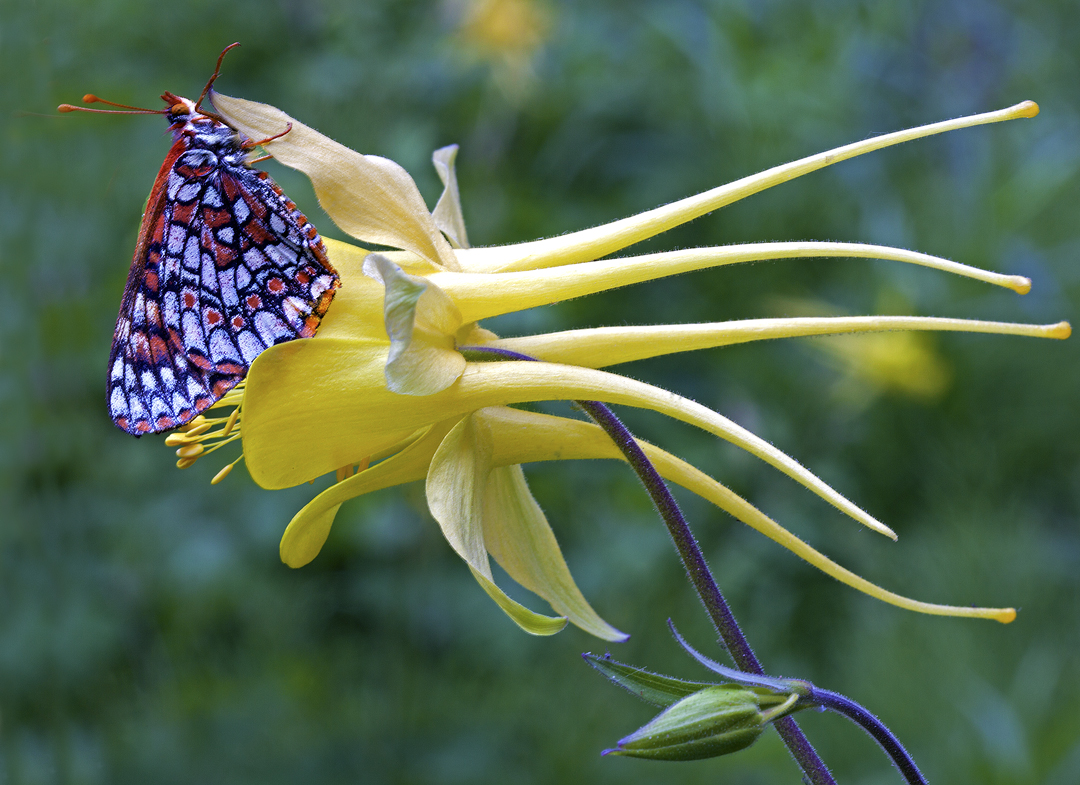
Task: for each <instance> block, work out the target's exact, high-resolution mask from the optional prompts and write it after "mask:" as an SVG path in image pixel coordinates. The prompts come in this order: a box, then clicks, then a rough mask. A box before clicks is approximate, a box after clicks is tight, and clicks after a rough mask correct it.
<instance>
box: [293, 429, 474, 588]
mask: <svg viewBox="0 0 1080 785" xmlns="http://www.w3.org/2000/svg"><path fill="white" fill-rule="evenodd" d="M452 425H453V420H451V421H449V422H446V423H440V424H437V425H435V426H433V427H432V428H430V429H429V430H428V432H427V433H425V434H424V435H423V436H422V437H421V438H419V439H417V440H416V441H414V442H413V443H412V444H409V445H408V446H407V447H405V448H404V449H403V450H401V451H400V452H398V453H396V454H395V455H391V456H390V457H389V458H387V459H386V460H384V461H382V462H381V463H377V464H375V465H374V466H371V467H369V468H367V469H365V470H364V471H362V472H359V473H358V474H354V475H353V476H352V477H349V478H348V479H346V480H342V481H341V482H338V483H335V484H334V485H331V486H330V487H329V488H327V489H326V490H325V491H323V492H322V493H320V494H319V495H318V496H316V497H315V498H314V499H312V500H311V501H310V502H308V503H307V504H306V505H304V507H303V508H302V509H301V510H300V512H298V513H297V514H296V515H295V516H293V519H292V520H291V521H290V522H289V525H288V527H287V528H286V529H285V533H284V535H282V537H281V545H280V553H281V560H282V561H283V562H285V564H287V565H289V566H290V567H303V566H304V565H305V564H307V563H308V562H310V561H311V560H312V559H314V558H315V557H316V556H318V555H319V551H321V550H322V547H323V545H324V544H325V542H326V538H327V537H328V536H329V535H330V527H331V525H332V524H333V523H334V517H335V516H336V515H337V511H338V508H339V507H341V505H342V503H343V502H346V501H348V500H349V499H353V498H355V497H357V496H363V495H364V494H365V493H371V492H372V491H378V490H381V489H382V488H389V487H391V486H394V485H401V484H403V483H407V482H413V481H415V480H421V479H423V478H424V476H425V475H426V474H427V469H428V464H430V463H431V456H432V455H434V453H435V449H436V448H437V447H438V446H439V443H440V442H441V441H442V439H443V437H444V436H445V435H446V433H447V431H449V430H450V427H451V426H452Z"/></svg>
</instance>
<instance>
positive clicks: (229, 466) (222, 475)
mask: <svg viewBox="0 0 1080 785" xmlns="http://www.w3.org/2000/svg"><path fill="white" fill-rule="evenodd" d="M241 457H242V456H241ZM238 460H240V458H237V459H236V461H238ZM236 461H233V462H232V463H229V464H226V465H225V466H223V467H221V471H219V472H218V473H217V474H215V475H214V479H212V480H211V481H210V484H211V485H217V484H218V483H219V482H221V481H222V480H224V479H225V478H226V477H228V476H229V472H231V471H232V470H233V467H234V466H236Z"/></svg>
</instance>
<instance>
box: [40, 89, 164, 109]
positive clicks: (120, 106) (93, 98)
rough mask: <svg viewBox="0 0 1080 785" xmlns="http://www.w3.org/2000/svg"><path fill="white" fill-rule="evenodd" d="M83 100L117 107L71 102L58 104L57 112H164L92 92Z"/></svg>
mask: <svg viewBox="0 0 1080 785" xmlns="http://www.w3.org/2000/svg"><path fill="white" fill-rule="evenodd" d="M83 102H84V103H87V104H107V105H108V106H115V107H118V108H117V109H90V108H88V107H85V106H72V105H71V104H60V106H58V107H56V110H57V111H58V112H99V113H101V114H165V112H166V111H168V110H166V109H143V108H142V107H139V106H128V105H127V104H118V103H116V102H115V101H106V100H105V99H104V98H98V97H97V96H96V95H94V94H93V93H87V94H86V95H84V96H83Z"/></svg>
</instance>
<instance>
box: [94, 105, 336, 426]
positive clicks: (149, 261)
mask: <svg viewBox="0 0 1080 785" xmlns="http://www.w3.org/2000/svg"><path fill="white" fill-rule="evenodd" d="M162 98H163V99H165V101H166V103H168V104H169V109H168V111H167V112H166V113H165V115H166V118H167V119H168V121H169V124H170V126H169V129H170V131H171V132H172V136H173V139H174V141H173V146H172V148H171V149H170V151H169V154H168V155H167V156H166V158H165V162H164V164H163V165H162V167H161V171H160V172H159V173H158V176H157V180H156V181H155V183H154V187H153V190H152V191H151V193H150V198H149V199H148V201H147V205H146V212H145V213H144V215H143V220H142V226H141V228H140V230H139V241H138V244H137V245H136V248H135V257H134V259H133V261H132V265H131V271H130V273H129V275H128V280H127V285H126V287H125V289H124V296H123V299H122V301H121V305H120V314H119V316H118V317H117V321H116V330H115V333H114V336H113V346H112V352H111V354H110V357H109V383H108V405H109V413H110V415H111V416H112V419H113V421H114V422H115V423H116V425H117V426H118V427H119V428H121V429H123V430H125V431H127V432H128V433H131V434H134V435H136V436H139V435H142V434H145V433H160V432H162V431H167V430H170V429H173V428H177V427H179V426H181V425H183V424H185V423H187V422H189V421H191V420H192V419H193V418H194V417H195V416H197V415H198V414H199V413H200V412H203V411H205V410H206V409H207V408H209V407H210V406H211V405H213V403H214V402H216V401H218V400H220V399H221V397H222V396H224V395H225V393H227V392H228V391H229V390H231V389H232V388H233V387H235V386H236V385H237V384H238V383H239V382H240V381H241V380H242V379H243V378H244V376H245V375H246V373H247V369H248V367H249V366H250V365H251V363H252V361H253V360H254V359H255V357H257V356H258V355H259V353H260V352H262V351H263V350H264V349H266V348H268V347H270V346H273V345H275V344H278V343H282V342H284V341H289V340H293V339H295V338H310V337H312V336H313V335H314V334H315V332H316V330H317V329H318V326H319V323H320V321H321V319H322V317H323V315H324V314H325V313H326V310H327V308H328V307H329V305H330V301H331V300H332V298H333V295H334V291H335V290H336V289H337V288H338V286H339V285H340V281H339V279H338V276H337V273H336V272H335V271H334V268H333V267H332V266H331V264H330V262H329V260H328V259H327V256H326V249H325V247H324V246H323V243H322V240H321V238H320V237H319V235H318V232H316V230H315V227H314V226H312V225H311V224H310V223H309V222H308V220H307V219H306V218H305V217H304V215H303V214H302V213H301V212H300V211H299V210H297V208H296V205H295V204H293V202H292V201H290V200H289V199H288V197H286V196H285V195H284V194H283V193H282V191H281V189H280V188H279V187H278V186H277V185H276V184H275V183H274V181H273V180H271V179H270V177H269V176H268V175H267V174H266V173H265V172H262V171H259V170H256V169H252V168H251V167H250V166H249V165H248V161H247V159H248V152H249V151H250V150H251V148H252V147H254V146H255V144H254V143H252V142H251V141H250V140H248V139H247V138H246V137H244V136H243V135H242V134H240V133H239V132H238V131H236V130H235V129H233V128H231V127H230V126H229V125H227V124H225V123H224V122H222V120H221V119H220V118H218V117H217V116H215V115H212V114H209V113H204V112H202V111H200V110H199V109H198V107H197V105H196V104H195V103H193V102H192V101H189V100H188V99H185V98H180V97H178V96H175V95H172V94H171V93H165V95H163V96H162Z"/></svg>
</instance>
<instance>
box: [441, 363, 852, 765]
mask: <svg viewBox="0 0 1080 785" xmlns="http://www.w3.org/2000/svg"><path fill="white" fill-rule="evenodd" d="M459 351H461V352H462V353H463V354H465V355H466V357H468V354H469V353H473V352H476V353H484V354H486V355H489V356H494V357H498V358H501V359H504V360H533V361H535V360H536V358H535V357H529V356H528V355H525V354H519V353H518V352H512V351H509V350H506V349H495V348H489V347H482V346H468V347H462V348H460V349H459ZM575 403H576V404H577V405H578V406H580V407H581V409H582V411H584V412H585V413H586V414H587V415H588V416H589V417H590V418H591V419H592V420H593V422H595V423H596V424H597V425H599V426H600V427H601V428H603V429H604V431H605V432H606V433H607V434H608V436H610V437H611V440H612V441H613V442H615V445H616V446H617V447H618V448H619V450H620V451H622V454H623V456H624V457H625V458H626V460H627V462H628V463H629V464H630V466H631V468H632V469H633V470H634V472H635V473H636V474H637V476H638V477H639V478H640V479H641V482H642V484H643V485H644V486H645V490H647V491H648V492H649V495H650V496H651V497H652V500H653V504H655V505H656V509H657V512H659V513H660V517H661V518H663V520H664V523H665V524H666V525H667V528H668V533H669V534H670V535H671V539H672V541H673V542H674V543H675V548H676V550H678V552H679V557H680V558H681V559H682V563H683V566H684V567H685V568H686V574H687V575H688V576H689V578H690V582H691V583H692V584H693V585H694V588H695V589H696V590H697V593H698V597H700V598H701V602H702V604H703V605H704V606H705V610H706V611H707V612H708V614H709V618H711V619H712V622H713V626H715V627H716V631H717V633H719V635H720V640H721V641H722V642H723V644H724V646H725V647H726V648H727V650H728V653H730V654H731V658H732V659H733V660H734V661H735V664H736V665H737V666H738V668H739V670H741V671H745V672H747V673H753V674H756V675H758V676H763V675H765V671H764V670H763V669H762V667H761V663H760V662H759V661H758V658H757V657H756V656H755V655H754V651H753V649H751V648H750V643H749V642H748V641H747V640H746V636H745V635H744V634H743V631H742V629H741V628H740V627H739V624H738V622H737V621H735V616H734V614H732V612H731V608H730V607H728V604H727V600H725V599H724V595H723V594H722V593H721V592H720V587H719V586H717V585H716V580H715V579H714V578H713V575H712V572H710V571H709V565H708V563H707V562H706V561H705V554H703V553H702V552H701V547H700V546H699V545H698V543H697V540H696V539H694V534H693V532H691V531H690V525H689V524H688V523H687V522H686V518H685V517H683V514H682V510H680V509H679V505H678V503H677V502H676V501H675V497H673V496H672V495H671V491H670V490H669V489H668V487H667V483H665V482H664V479H663V478H662V477H661V476H660V473H659V472H658V471H656V467H654V466H653V465H652V462H651V461H649V459H648V458H647V457H646V455H645V452H644V450H642V449H641V446H640V445H639V444H638V443H637V440H636V439H634V435H633V434H632V433H630V431H629V430H628V429H627V427H626V426H625V425H623V424H622V421H620V420H619V418H618V417H616V416H615V413H614V412H612V411H611V409H609V408H608V407H607V406H605V405H604V404H602V403H600V402H599V401H575ZM773 724H774V725H775V726H776V730H777V732H779V734H780V737H781V738H782V739H783V740H784V744H786V745H787V748H788V750H789V751H790V752H791V755H792V757H793V758H795V762H796V763H798V764H799V767H800V768H801V769H802V770H803V774H804V775H805V776H806V780H807V781H808V782H809V783H811V785H836V780H835V779H833V776H832V774H831V773H830V772H829V769H828V767H827V766H826V765H825V762H824V761H822V760H821V757H820V756H819V755H818V754H817V751H816V750H815V749H814V748H813V746H812V745H811V744H810V740H809V739H807V738H806V734H804V733H803V732H802V729H801V728H800V727H799V725H798V723H796V722H795V720H794V718H792V717H791V716H787V717H783V718H781V719H778V720H776V721H775V722H774V723H773Z"/></svg>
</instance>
